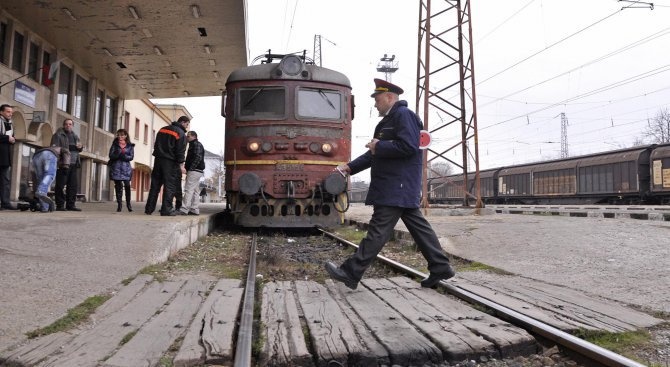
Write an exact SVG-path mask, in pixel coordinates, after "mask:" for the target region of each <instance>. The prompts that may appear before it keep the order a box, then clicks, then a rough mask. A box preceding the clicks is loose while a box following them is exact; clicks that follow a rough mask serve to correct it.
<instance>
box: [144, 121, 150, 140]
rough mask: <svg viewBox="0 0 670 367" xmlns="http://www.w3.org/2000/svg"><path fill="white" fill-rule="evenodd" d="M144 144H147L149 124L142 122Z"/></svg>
mask: <svg viewBox="0 0 670 367" xmlns="http://www.w3.org/2000/svg"><path fill="white" fill-rule="evenodd" d="M144 144H145V145H146V144H149V125H147V124H144Z"/></svg>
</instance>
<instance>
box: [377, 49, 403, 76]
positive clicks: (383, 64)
mask: <svg viewBox="0 0 670 367" xmlns="http://www.w3.org/2000/svg"><path fill="white" fill-rule="evenodd" d="M379 61H380V62H379V63H378V64H377V71H378V72H380V73H384V79H385V80H386V81H387V82H390V81H391V75H393V73H395V72H396V71H398V62H397V61H395V55H391V57H388V55H387V54H384V57H382V58H381V59H379Z"/></svg>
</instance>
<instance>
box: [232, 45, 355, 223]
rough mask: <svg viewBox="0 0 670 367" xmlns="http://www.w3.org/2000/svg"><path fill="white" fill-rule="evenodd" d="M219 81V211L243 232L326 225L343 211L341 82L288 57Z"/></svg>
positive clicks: (347, 112) (347, 114) (346, 123)
mask: <svg viewBox="0 0 670 367" xmlns="http://www.w3.org/2000/svg"><path fill="white" fill-rule="evenodd" d="M266 56H267V57H268V62H267V63H264V64H261V65H252V66H249V67H246V68H243V69H239V70H236V71H234V72H232V73H231V74H230V77H229V78H228V80H227V82H226V98H225V117H226V144H225V153H224V161H225V167H226V176H225V177H226V180H225V189H226V199H227V208H228V210H230V212H231V213H232V215H233V218H234V222H235V224H238V225H241V226H245V227H262V226H265V227H313V226H323V227H332V226H334V225H338V224H341V223H343V221H344V212H345V211H346V209H347V208H348V197H347V178H346V177H345V176H344V175H342V174H340V173H338V172H337V170H336V169H335V168H336V167H337V165H339V164H342V163H346V162H348V161H349V159H350V155H351V145H350V144H351V120H352V118H353V97H352V95H351V84H350V82H349V79H348V78H347V77H346V76H345V75H344V74H341V73H339V72H336V71H333V70H329V69H326V68H322V67H318V66H315V65H311V64H307V63H305V62H304V60H303V59H302V58H300V57H299V56H295V55H288V56H285V57H281V61H280V62H279V63H271V62H269V61H271V60H272V58H277V57H278V56H277V55H271V54H268V55H266Z"/></svg>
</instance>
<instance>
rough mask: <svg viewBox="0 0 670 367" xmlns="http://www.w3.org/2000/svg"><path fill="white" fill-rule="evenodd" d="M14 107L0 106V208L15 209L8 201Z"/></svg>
mask: <svg viewBox="0 0 670 367" xmlns="http://www.w3.org/2000/svg"><path fill="white" fill-rule="evenodd" d="M13 114H14V108H12V106H10V105H8V104H3V105H2V106H0V210H3V209H10V210H15V209H16V207H15V206H13V205H12V203H10V202H9V187H10V186H11V184H12V176H11V170H12V150H14V143H15V142H16V139H14V128H13V127H12V115H13Z"/></svg>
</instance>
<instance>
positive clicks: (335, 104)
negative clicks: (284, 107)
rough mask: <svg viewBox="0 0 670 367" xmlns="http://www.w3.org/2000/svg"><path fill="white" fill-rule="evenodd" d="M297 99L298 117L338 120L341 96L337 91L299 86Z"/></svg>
mask: <svg viewBox="0 0 670 367" xmlns="http://www.w3.org/2000/svg"><path fill="white" fill-rule="evenodd" d="M297 101H298V102H297V104H298V109H297V115H298V116H297V117H298V118H301V119H326V120H339V119H340V117H341V116H342V96H341V94H340V93H339V92H337V91H334V90H325V89H308V88H300V89H299V90H298V98H297Z"/></svg>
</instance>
